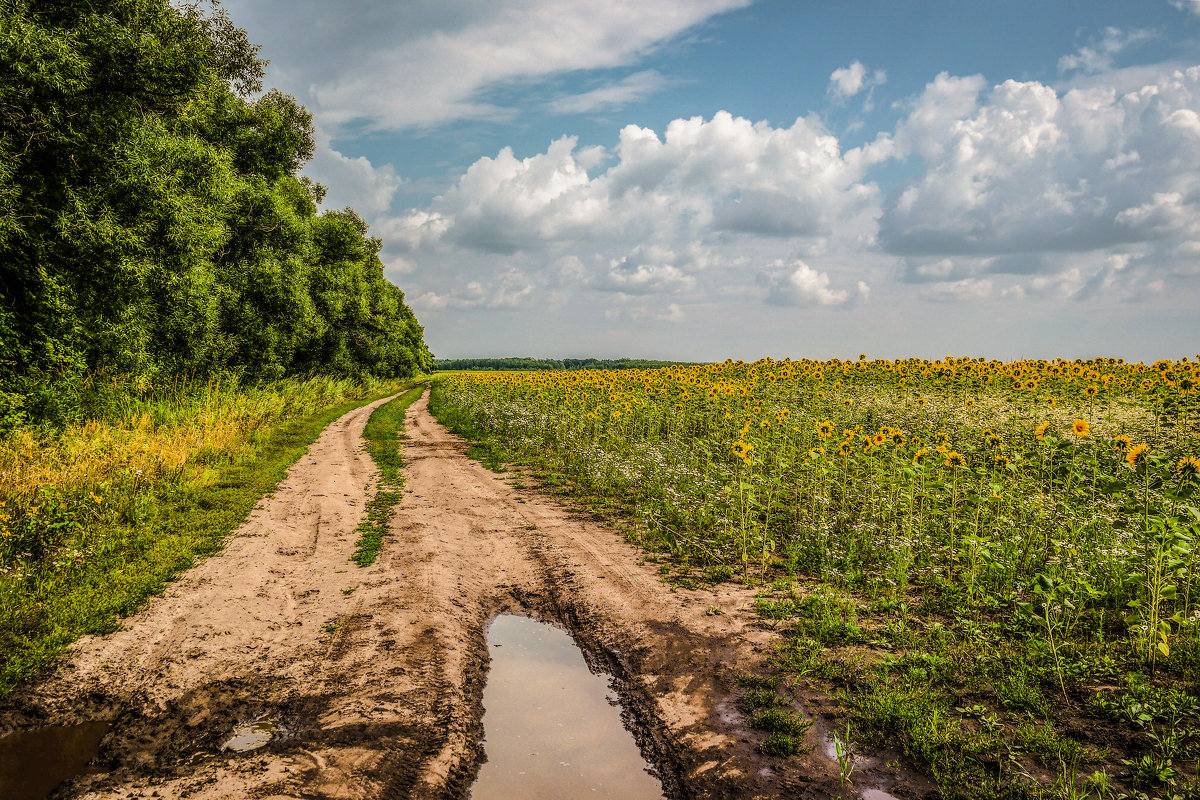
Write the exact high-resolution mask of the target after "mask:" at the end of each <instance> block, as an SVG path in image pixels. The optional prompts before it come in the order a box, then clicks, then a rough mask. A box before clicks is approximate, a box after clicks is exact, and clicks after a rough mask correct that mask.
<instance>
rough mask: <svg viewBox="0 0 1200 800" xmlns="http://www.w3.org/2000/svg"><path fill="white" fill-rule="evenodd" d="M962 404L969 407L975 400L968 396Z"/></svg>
mask: <svg viewBox="0 0 1200 800" xmlns="http://www.w3.org/2000/svg"><path fill="white" fill-rule="evenodd" d="M963 405H964V406H966V407H967V408H970V407H971V406H973V405H975V400H974V399H972V398H970V397H968V398H967V399H966V402H964V403H963Z"/></svg>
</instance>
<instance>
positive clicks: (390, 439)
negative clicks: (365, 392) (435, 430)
mask: <svg viewBox="0 0 1200 800" xmlns="http://www.w3.org/2000/svg"><path fill="white" fill-rule="evenodd" d="M424 391H425V388H424V387H423V386H417V387H414V388H412V389H409V390H408V391H407V392H405V393H404V394H402V395H401V396H400V397H397V398H396V399H395V400H392V401H390V402H387V403H384V404H383V405H381V406H380V407H379V408H377V409H375V411H373V412H372V413H371V418H370V419H369V420H367V424H366V427H365V428H364V429H363V437H364V438H365V439H366V440H367V452H368V453H370V454H371V458H372V459H373V460H374V461H375V465H376V466H377V467H379V473H380V474H379V486H378V487H377V488H376V490H375V496H374V497H373V498H371V500H370V502H368V503H367V516H366V519H364V520H363V521H362V523H361V524H360V525H359V526H358V534H359V537H358V542H356V545H357V549H356V550H355V551H354V555H353V556H351V559H350V560H351V561H353V562H354V563H355V564H358V565H359V566H360V567H367V566H370V565H371V564H374V563H375V559H376V558H378V556H379V548H380V547H381V546H382V545H383V537H385V536H387V526H388V521H389V520H390V519H391V517H392V510H393V509H394V508H395V507H396V504H397V503H399V502H400V497H401V489H403V488H404V477H403V476H402V475H401V474H400V468H401V467H403V466H404V459H403V458H401V456H400V440H401V439H402V438H403V437H404V414H405V412H407V411H408V407H409V406H411V405H412V404H413V402H415V401H416V399H417V398H418V397H420V396H421V393H422V392H424Z"/></svg>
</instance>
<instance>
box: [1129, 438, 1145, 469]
mask: <svg viewBox="0 0 1200 800" xmlns="http://www.w3.org/2000/svg"><path fill="white" fill-rule="evenodd" d="M1149 452H1150V445H1148V444H1146V443H1145V442H1142V443H1141V444H1135V445H1134V446H1133V447H1131V448H1129V449H1128V450H1127V451H1126V452H1125V460H1126V461H1127V462H1129V463H1130V464H1131V465H1133V466H1135V467H1136V466H1137V465H1138V464H1141V463H1143V462H1145V460H1146V454H1147V453H1149Z"/></svg>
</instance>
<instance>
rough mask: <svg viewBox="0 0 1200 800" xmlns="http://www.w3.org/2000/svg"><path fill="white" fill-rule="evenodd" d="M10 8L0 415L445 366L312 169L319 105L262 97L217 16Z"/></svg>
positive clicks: (375, 245) (173, 6)
mask: <svg viewBox="0 0 1200 800" xmlns="http://www.w3.org/2000/svg"><path fill="white" fill-rule="evenodd" d="M0 8H2V9H3V10H2V11H0V431H2V430H5V429H10V428H12V427H13V426H14V425H19V424H22V423H25V422H34V423H36V422H39V421H45V420H51V421H53V420H56V419H58V420H61V419H64V418H70V417H72V416H77V415H78V414H79V413H80V408H81V404H82V403H83V400H82V398H81V396H80V392H81V389H80V387H81V386H83V385H85V384H86V383H88V381H87V380H85V379H86V378H88V377H95V376H107V377H108V378H110V379H115V380H120V381H125V382H126V383H127V384H128V385H129V386H131V387H134V389H135V390H138V391H142V390H145V388H146V387H152V386H154V385H156V384H161V383H162V382H164V381H171V380H174V379H177V378H179V377H180V376H186V377H189V378H197V377H199V378H203V377H204V376H208V375H214V374H233V375H237V376H239V377H240V378H241V379H242V380H249V381H261V380H274V379H278V378H281V377H286V376H293V375H311V374H331V375H339V376H346V377H358V378H365V377H368V376H371V377H380V378H392V377H403V376H408V375H411V374H414V373H417V372H422V371H428V370H429V369H431V368H432V366H433V361H432V357H431V355H430V353H429V351H428V349H427V348H426V346H425V343H424V340H423V331H422V328H421V326H420V325H419V324H418V323H417V320H416V318H415V317H414V315H413V313H412V311H411V310H410V309H409V307H408V305H407V304H406V303H405V299H404V293H403V292H402V291H401V290H400V289H399V288H397V287H396V286H394V285H392V284H391V283H389V282H388V281H387V280H386V279H385V278H384V277H383V265H382V264H381V263H380V260H379V257H378V253H379V250H380V246H381V243H380V241H379V240H378V239H375V238H372V237H371V236H369V235H368V231H367V226H366V224H365V223H364V222H363V220H362V219H361V218H360V217H359V216H358V214H356V213H355V212H354V211H353V210H352V209H349V208H347V209H343V210H330V211H324V212H321V213H318V210H317V204H318V203H320V202H321V200H322V199H323V197H324V193H325V190H324V189H323V188H322V187H321V186H320V185H318V184H315V183H313V182H312V181H310V180H308V179H307V178H303V177H300V176H299V175H298V170H299V169H300V167H301V166H302V165H303V164H304V163H305V162H307V161H308V160H309V159H310V158H311V157H312V155H313V151H314V143H313V127H312V120H311V117H310V116H309V114H308V112H307V111H306V110H305V109H304V108H303V107H302V106H300V105H299V104H298V103H297V102H296V101H295V100H294V99H293V98H291V97H289V96H287V95H285V94H282V93H281V92H278V91H275V90H271V91H267V92H265V93H262V77H263V75H264V63H265V62H263V61H262V60H261V59H259V57H258V47H257V46H256V45H253V44H251V43H250V41H249V40H248V38H247V34H246V32H245V31H243V30H241V29H239V28H238V27H236V26H235V25H234V24H233V23H232V22H231V21H230V19H229V18H228V16H227V15H226V14H225V12H223V11H221V10H220V9H219V8H216V7H214V6H210V5H208V4H201V3H192V2H174V3H173V2H170V1H169V0H92V2H87V3H80V2H35V1H34V0H2V5H0Z"/></svg>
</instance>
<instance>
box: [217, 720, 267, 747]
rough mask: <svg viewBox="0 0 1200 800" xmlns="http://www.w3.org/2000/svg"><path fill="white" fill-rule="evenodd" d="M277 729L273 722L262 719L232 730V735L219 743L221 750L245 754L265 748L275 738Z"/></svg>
mask: <svg viewBox="0 0 1200 800" xmlns="http://www.w3.org/2000/svg"><path fill="white" fill-rule="evenodd" d="M278 731H279V728H278V727H277V726H276V725H275V723H274V722H272V721H271V720H269V719H267V718H266V717H263V718H261V719H256V720H254V722H247V723H246V724H245V725H238V726H237V727H236V728H234V729H233V735H232V736H230V737H229V738H228V739H226V740H225V741H224V742H222V743H221V749H222V750H232V751H233V752H235V753H247V752H249V751H251V750H257V749H258V748H260V747H266V746H267V745H269V744H270V743H271V740H272V739H274V738H275V734H276V733H278Z"/></svg>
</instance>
